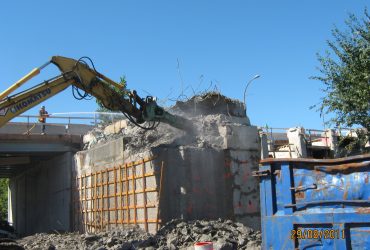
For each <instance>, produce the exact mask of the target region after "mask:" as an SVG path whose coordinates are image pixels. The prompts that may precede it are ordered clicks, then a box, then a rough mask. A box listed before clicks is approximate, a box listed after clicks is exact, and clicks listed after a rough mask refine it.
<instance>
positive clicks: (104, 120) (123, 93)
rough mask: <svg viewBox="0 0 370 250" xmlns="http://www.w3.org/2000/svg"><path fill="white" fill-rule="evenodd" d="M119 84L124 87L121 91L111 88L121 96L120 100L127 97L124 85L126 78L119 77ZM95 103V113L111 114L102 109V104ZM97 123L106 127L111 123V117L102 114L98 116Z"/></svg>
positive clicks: (109, 111)
mask: <svg viewBox="0 0 370 250" xmlns="http://www.w3.org/2000/svg"><path fill="white" fill-rule="evenodd" d="M119 83H120V84H121V85H123V86H124V87H123V88H122V89H118V88H116V87H113V86H112V87H111V88H113V89H114V90H115V91H117V92H118V93H119V94H120V95H121V96H122V98H124V97H125V96H127V91H128V90H127V89H126V84H127V83H126V77H125V76H122V77H120V82H119ZM96 103H97V104H98V108H97V109H96V112H103V113H112V111H111V110H109V109H107V108H106V107H104V106H103V104H102V103H101V102H100V101H99V100H97V99H96ZM99 121H100V122H101V124H103V125H107V124H109V123H111V122H112V120H111V117H110V116H109V115H104V114H99Z"/></svg>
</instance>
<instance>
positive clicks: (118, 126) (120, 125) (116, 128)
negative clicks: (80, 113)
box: [104, 120, 127, 135]
mask: <svg viewBox="0 0 370 250" xmlns="http://www.w3.org/2000/svg"><path fill="white" fill-rule="evenodd" d="M125 128H127V121H126V120H120V121H117V122H115V123H113V124H111V125H108V126H107V127H105V128H104V134H105V135H109V134H117V133H119V132H121V130H122V129H125Z"/></svg>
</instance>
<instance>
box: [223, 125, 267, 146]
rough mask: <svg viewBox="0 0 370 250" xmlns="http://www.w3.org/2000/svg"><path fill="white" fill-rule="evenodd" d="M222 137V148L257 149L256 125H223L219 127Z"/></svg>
mask: <svg viewBox="0 0 370 250" xmlns="http://www.w3.org/2000/svg"><path fill="white" fill-rule="evenodd" d="M219 132H220V135H221V136H223V137H224V143H223V148H224V149H244V150H259V147H260V146H259V138H258V137H259V135H258V130H257V127H255V126H243V125H225V126H221V127H220V128H219Z"/></svg>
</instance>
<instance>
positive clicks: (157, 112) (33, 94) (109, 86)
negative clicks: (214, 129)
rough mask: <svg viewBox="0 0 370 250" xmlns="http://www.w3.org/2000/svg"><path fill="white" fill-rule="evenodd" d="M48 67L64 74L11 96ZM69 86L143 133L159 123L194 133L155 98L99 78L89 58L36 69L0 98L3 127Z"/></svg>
mask: <svg viewBox="0 0 370 250" xmlns="http://www.w3.org/2000/svg"><path fill="white" fill-rule="evenodd" d="M88 63H90V65H91V66H89V64H88ZM49 64H54V65H56V66H57V67H58V68H59V70H60V71H61V74H60V75H58V76H56V77H54V78H51V79H49V80H47V81H44V82H42V83H40V84H38V85H36V86H34V87H32V88H29V89H27V90H25V91H22V92H20V93H17V94H14V95H11V96H10V95H9V94H10V93H12V92H13V91H14V90H16V89H17V88H19V87H20V86H21V85H22V84H24V83H25V82H27V81H28V80H30V79H31V78H33V77H34V76H36V75H38V74H39V73H40V71H41V70H42V69H43V68H45V67H46V66H48V65H49ZM69 86H72V88H73V93H74V96H75V97H76V98H77V99H83V98H86V97H87V96H89V95H91V96H94V97H95V98H96V99H97V100H99V101H100V102H101V103H102V105H103V106H104V107H106V108H107V109H109V110H112V111H120V112H122V113H123V114H124V115H125V116H126V117H127V119H128V120H130V121H131V122H132V123H134V124H135V125H137V126H139V127H141V128H143V129H154V128H155V127H156V126H158V124H159V123H160V122H164V123H167V124H169V125H171V126H173V127H176V128H178V129H182V130H185V131H190V130H191V129H192V123H191V122H190V121H189V120H187V119H185V118H183V117H180V116H176V115H173V114H170V113H169V112H167V111H165V110H164V109H163V108H162V107H160V106H158V105H157V103H156V101H155V99H154V98H153V97H152V96H147V97H146V98H141V97H140V96H138V94H137V92H136V91H128V90H127V89H126V88H125V86H124V85H122V84H118V83H116V82H115V81H113V80H111V79H109V78H108V77H106V76H104V75H102V74H100V73H99V72H98V71H97V70H96V69H95V66H94V63H93V62H92V60H91V59H90V58H88V57H81V58H80V59H78V60H75V59H71V58H66V57H62V56H53V57H52V58H51V60H50V61H49V62H47V63H46V64H44V65H42V66H41V67H39V68H35V69H33V70H32V71H31V72H30V73H29V74H27V75H26V76H24V77H23V78H22V79H20V80H19V81H18V82H16V83H15V84H13V85H12V86H11V87H9V88H8V89H6V90H5V91H4V92H2V93H1V94H0V127H1V126H3V125H4V124H6V123H7V122H8V121H10V120H11V119H13V118H14V117H16V116H18V115H20V114H22V113H23V112H25V111H27V110H29V109H30V108H32V107H34V106H36V105H37V104H39V103H41V102H43V101H45V100H47V99H49V98H50V97H53V96H54V95H56V94H58V93H60V92H61V91H63V90H65V89H66V88H67V87H69ZM120 90H121V91H120ZM122 93H124V94H122ZM145 122H147V123H146V124H144V123H145Z"/></svg>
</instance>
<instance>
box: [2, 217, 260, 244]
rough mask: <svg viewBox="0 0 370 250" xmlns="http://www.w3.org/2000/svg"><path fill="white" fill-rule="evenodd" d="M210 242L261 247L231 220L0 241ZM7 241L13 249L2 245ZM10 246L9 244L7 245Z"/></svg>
mask: <svg viewBox="0 0 370 250" xmlns="http://www.w3.org/2000/svg"><path fill="white" fill-rule="evenodd" d="M200 241H212V242H213V244H214V249H220V250H232V249H261V247H260V245H261V234H260V232H258V231H254V230H252V229H250V228H248V227H245V226H243V225H242V224H240V223H237V222H233V221H231V220H221V219H219V220H213V221H212V220H211V221H206V220H196V221H190V222H184V221H182V220H172V221H170V222H169V223H167V224H166V225H164V226H163V227H162V228H161V229H160V230H159V231H158V232H157V234H156V235H151V234H149V233H146V232H144V231H143V230H141V229H140V228H137V227H135V228H126V229H120V230H112V231H109V232H102V233H97V234H78V233H66V234H45V233H42V234H35V235H32V236H28V237H25V238H22V239H19V240H17V243H18V245H17V244H14V243H9V242H6V243H0V250H1V249H26V250H27V249H40V250H44V249H45V250H54V249H55V250H57V249H58V250H59V249H66V250H74V249H76V250H77V249H78V250H79V249H89V250H90V249H91V250H131V249H146V250H152V249H162V250H165V249H170V250H172V249H193V247H192V246H193V245H194V243H195V242H200ZM2 244H8V245H9V244H10V245H12V246H13V248H3V247H2V246H4V245H2ZM8 247H9V246H8Z"/></svg>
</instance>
